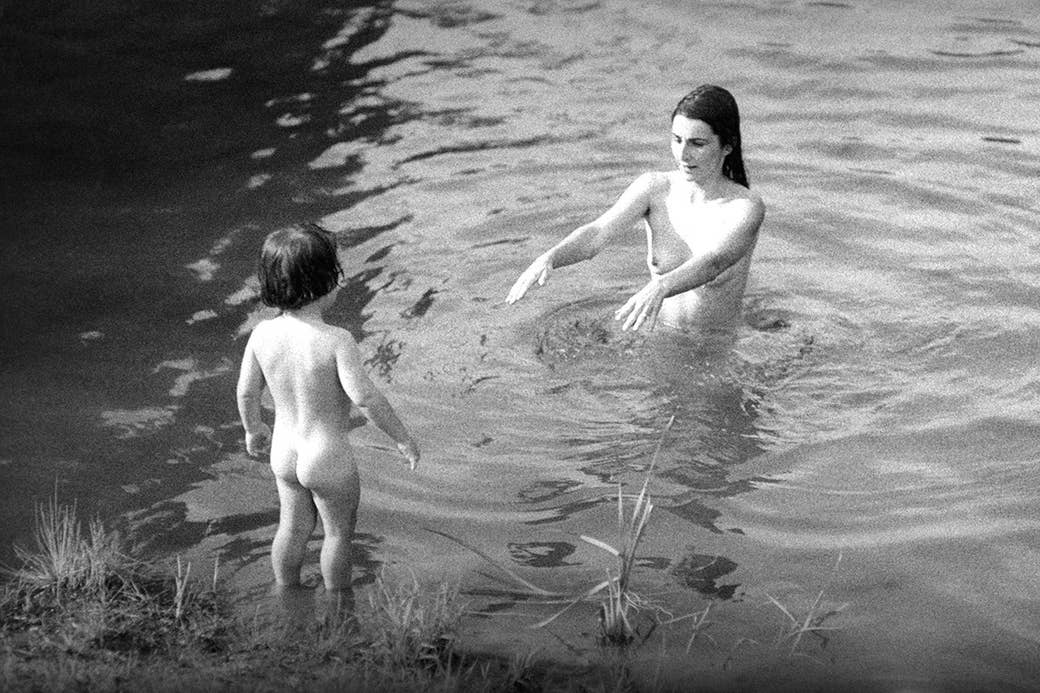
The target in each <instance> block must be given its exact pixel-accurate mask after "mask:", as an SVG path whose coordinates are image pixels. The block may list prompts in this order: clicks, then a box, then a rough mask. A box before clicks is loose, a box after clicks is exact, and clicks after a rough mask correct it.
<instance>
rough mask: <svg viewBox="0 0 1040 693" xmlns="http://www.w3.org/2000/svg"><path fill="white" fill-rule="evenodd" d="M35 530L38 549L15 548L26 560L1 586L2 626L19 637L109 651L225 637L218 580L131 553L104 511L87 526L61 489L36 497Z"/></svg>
mask: <svg viewBox="0 0 1040 693" xmlns="http://www.w3.org/2000/svg"><path fill="white" fill-rule="evenodd" d="M34 539H35V543H36V546H35V549H26V548H23V547H17V548H16V554H17V556H18V558H19V559H20V561H21V564H22V565H21V567H19V568H17V569H15V570H9V571H7V572H8V578H9V579H8V580H7V581H6V582H5V584H4V586H3V592H2V594H0V633H2V634H3V635H4V636H6V637H9V638H12V639H13V641H14V642H17V643H18V646H19V647H21V648H24V649H28V650H30V651H32V650H39V651H41V652H54V651H62V652H75V653H77V654H78V655H79V656H80V657H86V658H91V657H102V658H103V657H104V656H106V654H107V653H112V652H124V653H135V654H139V655H148V654H151V653H154V652H159V651H168V650H169V649H170V648H171V647H182V646H184V645H185V644H187V643H190V644H192V645H193V646H197V647H199V648H200V649H203V650H212V649H215V648H219V647H220V646H221V644H222V642H221V641H222V638H223V637H224V635H225V632H224V631H225V630H226V628H225V625H224V624H223V618H222V617H223V604H222V603H221V600H220V598H219V596H218V594H217V591H216V584H215V582H216V581H215V580H214V584H213V585H212V586H211V587H210V588H208V589H207V588H204V587H200V586H199V585H198V584H196V583H190V582H189V580H188V573H187V571H185V572H180V571H178V574H176V575H168V574H164V573H163V572H162V571H160V570H159V569H158V568H156V567H155V566H154V565H152V564H149V563H146V562H144V561H142V560H139V559H137V558H135V557H133V556H131V555H130V553H129V552H128V551H127V550H126V549H125V548H124V546H123V544H122V541H121V539H120V537H119V535H118V534H117V533H110V532H107V531H106V530H105V528H104V526H103V524H102V523H101V522H100V520H97V519H94V520H91V521H90V522H89V523H88V526H87V529H86V531H84V528H83V525H82V523H81V522H80V520H79V518H78V517H77V514H76V508H75V505H73V506H67V505H60V504H59V503H58V501H57V499H56V498H52V499H51V500H50V501H49V503H47V504H41V505H39V506H38V507H37V510H36V526H35V532H34ZM178 564H179V561H178ZM189 570H190V567H189Z"/></svg>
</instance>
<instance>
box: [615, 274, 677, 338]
mask: <svg viewBox="0 0 1040 693" xmlns="http://www.w3.org/2000/svg"><path fill="white" fill-rule="evenodd" d="M667 295H668V292H667V291H666V290H665V287H664V282H663V281H662V280H661V278H660V277H654V278H653V279H651V280H650V281H649V282H648V283H647V285H646V286H644V287H643V288H642V289H640V290H639V291H637V292H636V293H635V294H634V295H633V296H632V298H630V299H628V300H627V301H625V305H623V306H621V307H620V308H619V309H618V310H617V312H615V313H614V319H615V320H624V321H625V322H624V324H623V325H622V326H621V329H622V330H629V329H631V330H638V329H639V328H640V327H642V326H643V325H644V324H645V325H646V326H647V329H650V330H652V329H654V324H655V323H656V322H657V314H658V313H659V312H660V311H661V304H662V303H663V302H664V299H665V298H666V297H667Z"/></svg>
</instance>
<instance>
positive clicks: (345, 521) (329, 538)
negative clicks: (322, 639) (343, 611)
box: [312, 471, 361, 596]
mask: <svg viewBox="0 0 1040 693" xmlns="http://www.w3.org/2000/svg"><path fill="white" fill-rule="evenodd" d="M339 481H340V483H339V484H337V485H336V486H334V487H331V488H328V487H322V488H316V489H314V490H313V491H312V493H313V496H314V504H315V505H316V506H317V508H318V513H319V514H320V515H321V523H322V525H323V527H324V529H325V539H324V541H323V542H322V545H321V576H322V579H323V580H324V581H325V590H326V591H327V592H328V593H329V595H330V596H332V595H333V593H335V592H337V591H349V590H350V566H351V546H350V545H351V542H352V541H353V539H354V526H355V524H356V523H357V508H358V502H359V500H360V497H361V487H360V484H359V482H358V476H357V472H356V471H355V472H354V473H353V474H350V475H349V476H348V477H347V478H345V479H340V480H339Z"/></svg>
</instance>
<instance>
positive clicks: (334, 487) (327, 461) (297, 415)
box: [238, 224, 419, 615]
mask: <svg viewBox="0 0 1040 693" xmlns="http://www.w3.org/2000/svg"><path fill="white" fill-rule="evenodd" d="M258 276H259V279H260V298H261V300H263V302H264V303H265V304H267V305H269V306H272V307H275V308H280V309H281V312H280V313H279V315H278V316H277V317H274V318H271V319H269V320H264V321H263V322H261V323H260V324H259V325H257V326H256V327H255V328H254V329H253V332H252V334H251V335H250V337H249V342H248V343H247V344H246V348H245V353H244V354H243V356H242V369H241V371H240V373H239V378H238V409H239V414H240V415H241V417H242V425H243V427H244V428H245V437H246V450H247V452H248V453H249V454H250V455H253V456H255V455H259V454H260V453H262V452H265V451H266V450H267V446H268V443H270V454H271V469H272V471H273V472H274V476H275V480H276V483H277V485H278V499H279V505H280V510H279V518H278V530H277V532H276V533H275V537H274V543H273V544H272V546H271V564H272V567H273V568H274V577H275V582H276V583H277V585H278V587H279V588H280V590H282V591H285V590H289V589H292V588H298V587H299V585H300V569H301V567H302V565H303V560H304V556H305V553H306V549H307V542H308V540H309V539H310V536H311V533H312V532H313V531H314V528H315V524H316V521H317V515H320V516H321V521H322V525H323V527H324V530H325V539H324V541H323V543H322V547H321V575H322V579H323V581H324V583H325V589H326V592H327V594H328V598H329V604H330V608H331V610H332V612H333V614H334V615H339V613H340V611H341V609H343V608H344V607H348V606H349V604H350V602H351V591H350V568H351V553H350V552H351V540H352V538H353V534H354V525H355V521H356V519H357V508H358V501H359V498H360V485H359V482H358V470H357V465H356V464H355V461H354V453H353V451H352V449H351V447H350V443H349V441H348V440H347V431H348V430H349V428H350V405H351V403H352V402H353V404H354V405H355V406H357V407H358V408H359V409H360V410H361V411H362V412H364V414H365V416H366V417H368V419H369V420H371V421H372V422H373V423H374V424H375V425H376V426H378V427H379V428H380V429H381V430H382V431H383V432H385V433H386V434H387V435H388V436H390V437H391V438H392V439H393V440H394V441H395V442H396V443H397V447H398V449H399V450H400V451H401V454H403V455H404V457H405V458H406V459H407V460H408V463H409V465H410V467H411V468H412V469H415V465H416V464H417V463H418V461H419V448H418V446H417V445H416V444H415V441H413V440H412V438H411V436H410V435H409V434H408V431H407V430H406V429H405V427H404V425H403V424H402V423H401V421H400V419H398V418H397V415H396V414H395V413H394V410H393V408H392V407H391V406H390V403H389V402H388V401H387V399H386V397H384V396H383V394H382V393H381V392H380V391H379V390H378V389H377V388H376V386H375V385H374V384H373V383H372V380H371V379H370V378H369V377H368V374H367V373H366V371H365V368H364V365H363V364H362V362H361V356H360V353H359V352H358V347H357V344H356V343H355V342H354V339H353V337H352V336H351V334H350V333H349V332H348V331H347V330H345V329H343V328H340V327H335V326H333V325H329V324H328V323H326V322H325V321H324V320H323V318H322V314H323V313H324V312H325V311H326V310H327V309H328V308H329V307H330V306H331V305H332V304H333V302H335V300H336V296H337V295H338V293H339V288H340V280H341V278H342V276H343V270H342V268H341V267H340V264H339V258H338V257H337V255H336V241H335V238H334V237H333V236H332V234H331V233H329V232H328V231H325V230H324V229H322V228H320V227H318V226H316V225H313V224H308V225H307V226H305V227H292V228H288V229H283V230H280V231H275V232H273V233H271V234H270V235H269V236H268V237H267V239H266V240H265V241H264V245H263V249H262V250H261V253H260V266H259V270H258ZM265 384H266V385H267V387H268V389H269V390H270V391H271V397H272V399H273V400H274V412H275V418H274V432H273V434H272V431H271V429H270V428H269V427H268V426H267V425H266V424H265V423H264V422H263V421H261V419H260V395H261V393H262V391H263V388H264V385H265Z"/></svg>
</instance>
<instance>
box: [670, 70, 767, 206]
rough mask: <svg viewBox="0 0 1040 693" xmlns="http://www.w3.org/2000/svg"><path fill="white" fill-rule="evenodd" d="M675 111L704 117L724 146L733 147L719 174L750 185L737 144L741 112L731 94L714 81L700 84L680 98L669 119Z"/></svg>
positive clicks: (697, 118)
mask: <svg viewBox="0 0 1040 693" xmlns="http://www.w3.org/2000/svg"><path fill="white" fill-rule="evenodd" d="M677 115H682V116H686V117H687V118H689V119H691V120H703V121H704V122H705V123H707V124H708V125H710V126H711V129H712V132H714V133H715V134H716V135H718V137H719V141H720V142H721V143H722V144H723V146H725V145H727V144H728V145H729V146H730V147H732V151H730V153H729V154H727V155H726V158H725V159H724V160H723V161H722V174H723V175H724V176H726V177H727V178H729V179H730V180H731V181H733V182H734V183H740V184H741V185H743V186H744V187H745V188H750V187H751V186H750V185H749V184H748V179H747V172H746V171H745V170H744V152H743V150H742V149H741V146H740V112H739V111H738V110H737V100H736V99H734V98H733V94H730V93H729V92H728V91H726V90H725V89H723V88H722V87H717V86H715V85H714V84H702V85H701V86H699V87H697V88H696V89H694V90H693V91H691V92H690V93H689V94H687V95H686V96H684V97H682V98H681V99H680V100H679V103H678V105H677V106H676V107H675V110H674V111H672V120H675V116H677Z"/></svg>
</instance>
